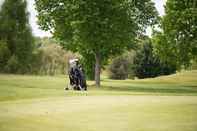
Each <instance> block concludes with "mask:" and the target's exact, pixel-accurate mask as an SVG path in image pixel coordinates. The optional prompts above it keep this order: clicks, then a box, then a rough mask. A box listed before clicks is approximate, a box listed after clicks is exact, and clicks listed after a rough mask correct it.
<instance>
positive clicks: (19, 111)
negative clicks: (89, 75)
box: [0, 70, 197, 131]
mask: <svg viewBox="0 0 197 131" xmlns="http://www.w3.org/2000/svg"><path fill="white" fill-rule="evenodd" d="M68 82H69V81H68V78H67V77H65V76H55V77H50V76H28V75H3V74H1V75H0V131H44V130H46V131H63V130H64V131H175V130H177V131H196V130H197V71H196V70H193V71H182V72H180V73H177V74H174V75H170V76H161V77H157V78H152V79H143V80H138V79H137V80H129V79H127V80H110V79H108V78H107V77H105V76H102V77H101V83H102V85H101V87H100V88H96V87H95V86H94V82H93V81H88V82H87V84H88V91H87V92H86V91H73V90H69V91H65V90H64V88H65V87H66V86H67V84H68Z"/></svg>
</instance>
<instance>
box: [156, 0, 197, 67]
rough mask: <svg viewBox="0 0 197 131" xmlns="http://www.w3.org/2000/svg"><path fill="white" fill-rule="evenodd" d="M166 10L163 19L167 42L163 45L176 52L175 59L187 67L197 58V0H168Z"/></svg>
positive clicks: (172, 52) (164, 37)
mask: <svg viewBox="0 0 197 131" xmlns="http://www.w3.org/2000/svg"><path fill="white" fill-rule="evenodd" d="M165 12H166V15H165V16H164V18H163V20H162V27H163V30H164V34H163V36H162V39H165V43H164V42H163V43H162V44H161V47H162V46H163V47H164V48H165V50H166V51H167V50H168V51H167V52H169V53H170V52H171V54H175V55H176V58H175V59H174V61H177V63H178V64H179V65H184V66H185V67H187V66H188V65H189V64H190V62H191V60H192V59H196V58H197V1H196V0H168V1H167V3H166V10H165ZM160 36H161V35H160ZM161 41H162V40H161ZM166 47H167V48H166ZM171 54H170V55H169V56H171Z"/></svg>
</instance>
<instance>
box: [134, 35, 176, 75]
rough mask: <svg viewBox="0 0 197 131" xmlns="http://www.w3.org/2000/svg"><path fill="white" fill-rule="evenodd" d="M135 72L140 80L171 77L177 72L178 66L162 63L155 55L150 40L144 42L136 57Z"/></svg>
mask: <svg viewBox="0 0 197 131" xmlns="http://www.w3.org/2000/svg"><path fill="white" fill-rule="evenodd" d="M134 72H135V75H136V76H137V77H138V78H149V77H156V76H160V75H169V74H172V73H175V72H176V65H174V64H172V63H169V62H167V61H165V62H164V61H161V60H160V58H159V56H158V55H157V54H156V53H154V50H153V45H152V42H151V40H150V39H146V40H143V43H142V47H141V49H140V50H139V51H137V52H136V55H135V57H134Z"/></svg>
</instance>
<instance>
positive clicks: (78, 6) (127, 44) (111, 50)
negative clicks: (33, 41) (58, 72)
mask: <svg viewBox="0 0 197 131" xmlns="http://www.w3.org/2000/svg"><path fill="white" fill-rule="evenodd" d="M36 9H37V10H38V18H39V24H40V26H41V28H42V29H44V30H50V31H51V32H52V33H53V35H54V37H56V38H57V39H58V40H59V41H61V43H62V44H63V45H64V47H66V48H67V49H70V50H72V51H74V52H79V53H80V54H81V55H82V56H85V57H86V56H87V54H93V55H94V59H95V81H96V86H97V87H99V86H100V71H101V67H102V64H103V62H104V61H105V60H106V59H108V58H109V57H111V56H114V55H118V54H121V53H122V52H123V51H125V50H127V49H130V48H132V47H133V46H134V43H135V38H136V36H137V33H139V32H142V31H144V30H145V28H146V26H147V25H151V24H153V23H154V22H155V20H156V18H157V17H156V16H157V11H156V9H155V7H154V3H153V2H152V1H151V0H72V1H69V0H58V1H57V0H48V1H46V0H36Z"/></svg>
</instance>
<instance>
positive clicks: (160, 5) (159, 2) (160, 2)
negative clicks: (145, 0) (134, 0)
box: [154, 0, 166, 16]
mask: <svg viewBox="0 0 197 131" xmlns="http://www.w3.org/2000/svg"><path fill="white" fill-rule="evenodd" d="M154 2H155V6H156V8H157V10H158V12H159V15H160V16H163V15H164V14H165V11H164V10H165V9H164V5H165V3H166V0H154Z"/></svg>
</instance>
